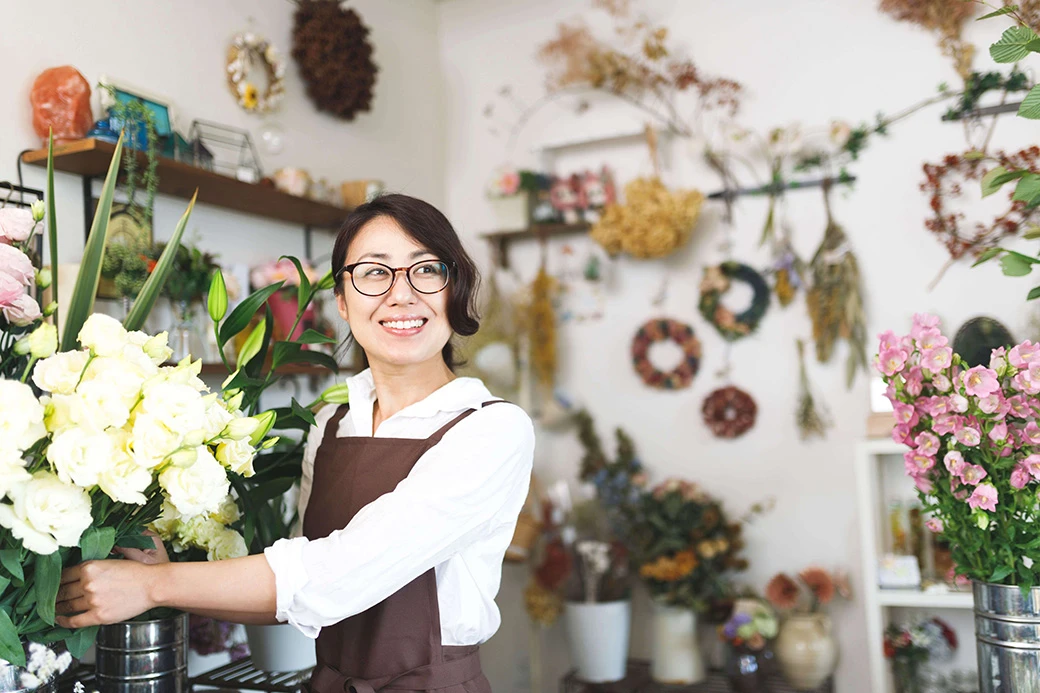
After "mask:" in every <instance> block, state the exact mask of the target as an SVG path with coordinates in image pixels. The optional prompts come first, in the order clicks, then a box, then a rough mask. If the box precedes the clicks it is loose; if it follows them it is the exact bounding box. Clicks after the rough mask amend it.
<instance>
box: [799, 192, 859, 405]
mask: <svg viewBox="0 0 1040 693" xmlns="http://www.w3.org/2000/svg"><path fill="white" fill-rule="evenodd" d="M823 201H824V208H825V209H826V212H827V229H826V230H825V231H824V234H823V241H821V242H820V247H819V248H818V249H817V250H816V254H815V255H813V259H812V261H811V262H810V263H809V272H810V276H811V277H812V288H810V289H809V291H808V294H807V295H806V303H807V304H808V306H809V317H810V318H811V319H812V326H813V340H814V341H815V342H816V360H817V361H819V362H820V363H827V362H829V361H830V360H831V356H832V355H833V354H834V346H835V344H837V342H838V340H839V339H846V340H848V342H849V356H848V360H847V361H846V368H845V372H846V383H847V385H848V387H852V382H853V381H854V380H855V378H856V372H857V371H858V370H859V369H863V370H864V371H866V370H867V325H866V315H865V313H864V310H863V282H862V279H861V277H860V274H859V262H858V261H857V260H856V256H855V254H854V253H853V252H852V247H851V245H850V244H849V239H848V237H847V236H846V235H845V231H844V230H843V229H842V228H841V226H839V225H838V223H837V222H835V221H834V218H833V216H832V215H831V204H830V186H824V189H823Z"/></svg>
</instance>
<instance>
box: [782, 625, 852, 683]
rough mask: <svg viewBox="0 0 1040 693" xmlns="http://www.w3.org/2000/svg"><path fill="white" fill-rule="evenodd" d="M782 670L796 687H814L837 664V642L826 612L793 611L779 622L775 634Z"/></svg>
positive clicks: (825, 678)
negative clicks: (778, 630) (803, 612)
mask: <svg viewBox="0 0 1040 693" xmlns="http://www.w3.org/2000/svg"><path fill="white" fill-rule="evenodd" d="M775 651H776V658H777V661H778V662H779V663H780V670H781V671H782V672H783V674H784V678H786V679H787V681H788V683H790V684H791V685H792V686H793V687H794V688H796V689H797V690H802V691H807V690H815V689H816V688H818V687H819V686H820V685H821V684H822V683H823V682H824V681H826V680H827V679H828V678H829V677H830V676H831V674H833V673H834V668H835V667H836V666H837V665H838V643H837V642H836V641H835V640H834V635H833V634H832V633H831V619H830V617H829V616H827V614H818V613H812V614H793V615H791V616H789V617H788V618H787V620H785V621H784V623H783V625H782V626H780V634H779V635H778V636H777V638H776V647H775Z"/></svg>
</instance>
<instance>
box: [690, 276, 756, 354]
mask: <svg viewBox="0 0 1040 693" xmlns="http://www.w3.org/2000/svg"><path fill="white" fill-rule="evenodd" d="M733 281H739V282H744V283H745V284H747V285H748V286H750V287H751V291H752V292H753V294H752V298H751V305H750V306H749V307H748V308H747V309H746V310H744V311H742V312H741V313H739V314H734V313H733V311H731V310H730V309H729V308H727V307H726V306H724V305H723V304H722V296H723V295H724V294H725V293H726V292H727V291H729V288H730V286H731V284H732V282H733ZM700 292H701V297H700V301H699V303H698V308H699V309H700V312H701V315H703V316H704V319H705V320H707V321H708V322H710V323H711V324H712V325H714V326H715V329H717V330H718V331H719V334H720V335H722V337H723V339H725V340H727V341H730V342H733V341H736V340H738V339H740V338H742V337H747V336H748V335H749V334H751V333H752V332H754V331H755V328H757V327H758V324H759V323H760V322H761V321H762V316H763V315H765V313H766V309H767V308H769V285H768V284H766V280H765V279H763V278H762V275H761V274H759V273H758V272H757V271H756V270H755V269H754V268H752V267H749V266H748V265H745V264H743V263H740V262H733V261H727V262H723V263H722V264H721V265H716V266H714V267H708V268H706V269H705V270H704V278H703V279H701V286H700Z"/></svg>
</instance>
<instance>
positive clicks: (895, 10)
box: [878, 0, 977, 80]
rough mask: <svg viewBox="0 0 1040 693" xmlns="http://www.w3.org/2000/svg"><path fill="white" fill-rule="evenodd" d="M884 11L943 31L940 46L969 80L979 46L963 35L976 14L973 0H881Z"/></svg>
mask: <svg viewBox="0 0 1040 693" xmlns="http://www.w3.org/2000/svg"><path fill="white" fill-rule="evenodd" d="M878 9H880V10H881V12H883V13H885V14H887V15H889V16H890V17H892V18H893V19H896V20H897V21H901V22H910V23H912V24H917V25H918V26H921V27H923V28H925V29H928V30H929V31H934V32H935V33H937V34H938V35H939V48H940V49H941V50H942V53H943V55H945V56H946V57H948V58H950V59H951V60H953V65H954V68H956V70H957V74H959V75H960V76H961V77H962V78H964V79H965V80H967V79H968V75H969V74H970V73H971V61H972V59H973V58H974V56H975V46H973V45H971V44H970V43H968V42H967V41H965V40H964V39H963V38H962V37H961V31H963V29H964V24H965V22H967V21H968V19H969V18H971V16H972V15H973V14H975V10H976V9H977V8H976V5H975V3H973V2H956V1H954V2H950V0H881V3H880V5H879V7H878Z"/></svg>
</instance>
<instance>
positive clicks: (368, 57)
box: [292, 0, 378, 120]
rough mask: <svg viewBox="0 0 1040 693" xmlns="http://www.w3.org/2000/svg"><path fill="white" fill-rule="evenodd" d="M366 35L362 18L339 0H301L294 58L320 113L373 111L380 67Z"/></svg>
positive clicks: (344, 114) (346, 115) (347, 117)
mask: <svg viewBox="0 0 1040 693" xmlns="http://www.w3.org/2000/svg"><path fill="white" fill-rule="evenodd" d="M367 37H368V27H366V26H365V25H364V24H362V23H361V18H360V17H358V15H357V13H356V12H354V10H349V9H345V8H342V7H340V6H339V2H338V0H298V2H297V7H296V14H295V16H294V20H293V47H292V56H293V58H295V59H296V63H297V64H298V65H299V67H300V77H301V78H302V79H303V82H304V84H305V85H306V86H307V96H309V97H310V98H311V101H313V102H314V105H315V106H317V107H318V110H319V111H325V112H327V113H331V114H333V115H335V116H338V117H340V118H343V119H344V120H354V116H355V115H356V114H357V113H359V112H361V111H368V110H371V108H372V87H373V86H375V83H376V71H377V70H378V68H377V67H376V64H375V63H374V62H372V44H370V43H369V42H368V39H367Z"/></svg>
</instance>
